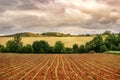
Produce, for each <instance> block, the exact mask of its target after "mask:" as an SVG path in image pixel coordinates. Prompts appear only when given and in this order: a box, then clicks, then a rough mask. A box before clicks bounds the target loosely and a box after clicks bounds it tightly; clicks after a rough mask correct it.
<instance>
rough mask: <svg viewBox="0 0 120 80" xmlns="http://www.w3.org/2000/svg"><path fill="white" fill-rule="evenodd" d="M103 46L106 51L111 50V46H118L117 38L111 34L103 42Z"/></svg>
mask: <svg viewBox="0 0 120 80" xmlns="http://www.w3.org/2000/svg"><path fill="white" fill-rule="evenodd" d="M104 43H105V45H106V46H107V47H108V49H111V47H113V46H118V45H119V43H118V37H117V36H115V35H113V34H111V35H108V36H107V37H106V39H105V41H104Z"/></svg>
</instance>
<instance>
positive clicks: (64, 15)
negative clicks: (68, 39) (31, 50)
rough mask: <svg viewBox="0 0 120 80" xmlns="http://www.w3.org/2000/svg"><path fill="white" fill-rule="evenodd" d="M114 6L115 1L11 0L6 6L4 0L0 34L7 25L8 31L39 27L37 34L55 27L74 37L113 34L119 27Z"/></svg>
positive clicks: (117, 15) (0, 6) (0, 9)
mask: <svg viewBox="0 0 120 80" xmlns="http://www.w3.org/2000/svg"><path fill="white" fill-rule="evenodd" d="M112 2H113V4H112ZM118 3H119V1H117V0H104V1H103V0H69V1H68V0H55V1H53V0H28V1H26V0H11V2H10V3H9V2H8V0H4V1H2V2H1V3H0V25H1V26H0V27H1V30H0V31H2V32H3V31H7V28H8V27H9V26H10V27H9V28H10V30H11V31H12V32H14V30H16V31H22V30H23V31H24V30H25V29H26V30H32V29H33V31H36V30H37V29H40V28H42V29H40V31H45V29H46V31H47V30H49V31H50V30H51V31H52V30H53V29H52V28H54V30H55V29H56V28H58V29H60V31H63V32H64V31H65V30H66V32H70V31H71V29H72V30H74V31H71V33H77V34H79V33H82V31H81V30H83V31H84V29H85V31H88V32H94V31H91V30H97V29H101V31H104V30H105V29H110V30H113V31H117V30H118V29H119V25H120V15H119V14H120V9H119V5H117V4H118ZM14 4H16V5H14ZM115 4H116V5H115ZM11 26H13V27H11ZM62 26H64V27H62ZM113 26H114V27H115V28H113ZM51 27H52V28H51ZM43 28H44V29H43ZM77 28H82V29H77ZM35 29H36V30H35ZM79 30H80V31H79ZM101 31H98V32H101ZM95 32H96V31H95ZM5 33H6V32H5Z"/></svg>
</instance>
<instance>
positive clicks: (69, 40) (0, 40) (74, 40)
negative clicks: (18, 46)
mask: <svg viewBox="0 0 120 80" xmlns="http://www.w3.org/2000/svg"><path fill="white" fill-rule="evenodd" d="M11 39H13V37H0V44H2V45H5V43H6V42H7V41H8V40H11ZM92 39H93V37H92V36H91V37H88V36H87V37H22V42H23V44H24V45H26V44H32V43H33V42H34V41H39V40H45V41H47V42H48V43H49V44H50V45H51V46H54V44H55V42H57V41H62V42H63V43H64V45H65V47H72V46H73V45H74V44H79V45H82V44H85V43H86V42H89V41H90V40H92Z"/></svg>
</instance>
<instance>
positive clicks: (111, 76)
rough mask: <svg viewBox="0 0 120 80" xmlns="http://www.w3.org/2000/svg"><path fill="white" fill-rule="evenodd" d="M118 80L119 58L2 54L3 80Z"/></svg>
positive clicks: (0, 62)
mask: <svg viewBox="0 0 120 80" xmlns="http://www.w3.org/2000/svg"><path fill="white" fill-rule="evenodd" d="M119 79H120V56H119V55H110V54H7V53H5V54H0V80H119Z"/></svg>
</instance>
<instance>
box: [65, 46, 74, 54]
mask: <svg viewBox="0 0 120 80" xmlns="http://www.w3.org/2000/svg"><path fill="white" fill-rule="evenodd" d="M65 53H73V49H72V48H68V47H66V48H65Z"/></svg>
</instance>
